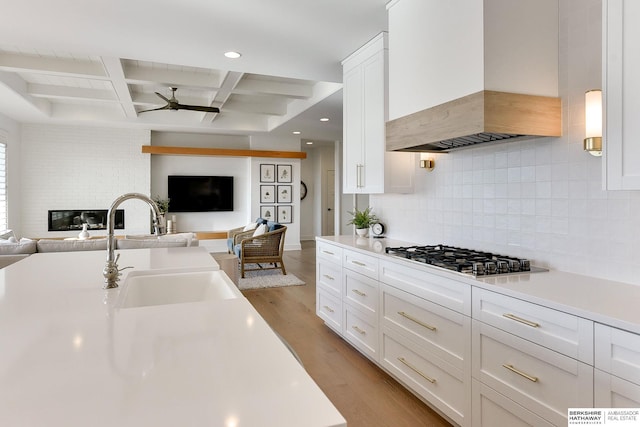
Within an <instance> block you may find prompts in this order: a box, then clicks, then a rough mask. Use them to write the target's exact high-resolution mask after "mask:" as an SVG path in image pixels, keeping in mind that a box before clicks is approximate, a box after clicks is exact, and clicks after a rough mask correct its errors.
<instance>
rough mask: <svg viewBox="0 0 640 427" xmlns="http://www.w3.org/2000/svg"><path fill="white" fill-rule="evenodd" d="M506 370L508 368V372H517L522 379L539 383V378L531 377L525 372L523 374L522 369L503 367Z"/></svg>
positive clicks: (511, 366)
mask: <svg viewBox="0 0 640 427" xmlns="http://www.w3.org/2000/svg"><path fill="white" fill-rule="evenodd" d="M502 366H503V367H504V368H507V369H508V370H510V371H511V372H515V373H516V374H518V375H520V376H521V377H524V378H526V379H528V380H529V381H531V382H534V383H537V382H538V377H534V376H533V375H529V374H527V373H525V372H522V371H521V370H520V369H517V368H515V367H514V366H513V365H502Z"/></svg>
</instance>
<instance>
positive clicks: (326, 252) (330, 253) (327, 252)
mask: <svg viewBox="0 0 640 427" xmlns="http://www.w3.org/2000/svg"><path fill="white" fill-rule="evenodd" d="M322 252H323V253H325V254H327V255H335V254H334V253H333V252H329V251H325V250H323V251H322Z"/></svg>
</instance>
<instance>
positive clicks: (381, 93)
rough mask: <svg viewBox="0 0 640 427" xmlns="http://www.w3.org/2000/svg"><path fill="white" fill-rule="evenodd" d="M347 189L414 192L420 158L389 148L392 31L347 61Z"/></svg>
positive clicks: (345, 143)
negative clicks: (388, 123)
mask: <svg viewBox="0 0 640 427" xmlns="http://www.w3.org/2000/svg"><path fill="white" fill-rule="evenodd" d="M342 65H343V72H344V76H343V83H344V89H343V103H344V110H343V114H344V117H343V119H344V123H343V128H344V131H343V137H344V142H343V143H344V152H343V157H344V158H343V162H344V164H343V166H344V167H343V175H344V185H343V186H344V188H343V191H344V192H345V193H384V192H389V193H410V192H413V179H414V174H415V167H416V164H415V156H414V155H413V154H410V153H387V152H386V151H385V122H386V120H387V116H388V115H387V93H388V90H387V33H380V34H379V35H378V36H377V37H375V38H374V39H373V40H371V41H370V42H369V43H367V44H366V45H364V46H363V47H362V48H360V49H359V50H357V51H356V52H355V53H353V54H352V55H351V56H349V57H348V58H347V59H345V60H344V61H343V62H342Z"/></svg>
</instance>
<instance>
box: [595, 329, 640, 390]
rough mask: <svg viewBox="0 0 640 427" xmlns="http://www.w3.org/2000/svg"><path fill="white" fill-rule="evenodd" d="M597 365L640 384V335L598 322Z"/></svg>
mask: <svg viewBox="0 0 640 427" xmlns="http://www.w3.org/2000/svg"><path fill="white" fill-rule="evenodd" d="M595 366H596V368H598V369H602V370H603V371H605V372H609V373H610V374H613V375H616V376H618V377H620V378H624V379H626V380H627V381H631V382H632V383H635V384H639V385H640V335H636V334H634V333H631V332H627V331H623V330H621V329H616V328H612V327H610V326H606V325H601V324H599V323H597V324H596V362H595Z"/></svg>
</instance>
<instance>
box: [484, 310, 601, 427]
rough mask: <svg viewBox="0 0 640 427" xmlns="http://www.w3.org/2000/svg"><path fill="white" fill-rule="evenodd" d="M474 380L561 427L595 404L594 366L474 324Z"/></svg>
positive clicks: (500, 331)
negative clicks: (573, 411)
mask: <svg viewBox="0 0 640 427" xmlns="http://www.w3.org/2000/svg"><path fill="white" fill-rule="evenodd" d="M472 337H473V376H474V378H476V379H478V380H480V381H481V382H483V383H485V384H486V385H488V386H490V387H491V388H493V389H494V390H496V391H498V392H500V393H502V394H503V395H505V396H509V397H510V398H511V399H512V400H513V401H515V402H516V403H518V404H520V405H522V406H524V407H525V408H527V409H529V410H530V411H532V412H534V413H535V414H538V415H540V416H541V417H542V418H544V419H546V420H548V421H550V422H551V423H553V424H556V425H567V408H590V407H592V405H593V367H592V366H589V365H587V364H585V363H582V362H579V361H577V360H576V359H573V358H570V357H567V356H564V355H562V354H560V353H556V352H555V351H552V350H549V349H547V348H545V347H542V346H539V345H537V344H534V343H532V342H530V341H526V340H524V339H522V338H518V337H516V336H514V335H511V334H509V333H507V332H504V331H502V330H500V329H496V328H494V327H492V326H489V325H486V324H483V323H481V322H478V321H476V320H473V326H472Z"/></svg>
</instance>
